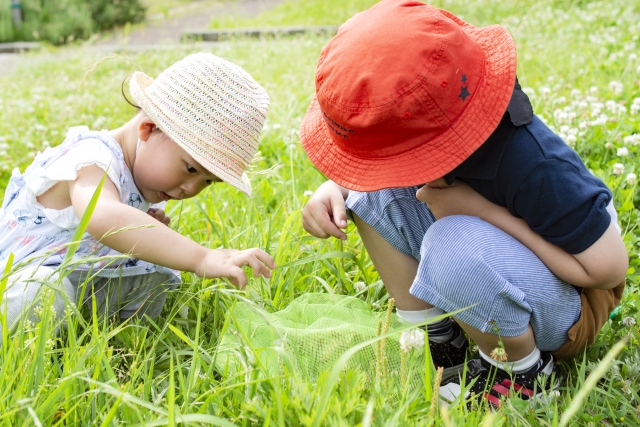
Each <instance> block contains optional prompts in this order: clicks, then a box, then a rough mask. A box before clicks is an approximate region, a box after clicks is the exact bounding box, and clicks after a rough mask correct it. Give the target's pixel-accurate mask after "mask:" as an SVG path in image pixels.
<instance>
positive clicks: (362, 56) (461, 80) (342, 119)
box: [300, 0, 516, 191]
mask: <svg viewBox="0 0 640 427" xmlns="http://www.w3.org/2000/svg"><path fill="white" fill-rule="evenodd" d="M315 77H316V79H315V81H316V96H315V97H314V99H313V101H312V102H311V106H310V107H309V110H308V111H307V114H306V116H305V118H304V120H303V122H302V126H301V128H300V139H301V140H302V145H303V147H304V149H305V151H306V152H307V155H308V156H309V159H310V160H311V161H312V162H313V163H314V164H315V165H316V167H317V168H318V169H319V170H320V171H322V172H323V173H324V174H325V175H327V176H328V177H329V178H330V179H332V180H333V181H335V182H336V183H338V184H340V185H342V186H344V187H346V188H349V189H351V190H358V191H374V190H379V189H382V188H390V187H407V186H412V185H418V184H424V183H425V182H429V181H432V180H434V179H436V178H439V177H441V176H443V175H445V174H447V173H448V172H450V171H451V170H453V169H454V168H455V167H456V166H458V165H459V164H460V163H462V162H463V161H464V160H465V159H466V158H468V157H469V156H470V155H471V153H473V152H474V151H475V150H476V149H477V148H478V147H480V146H481V145H482V144H483V143H484V142H485V141H486V139H487V138H488V137H489V136H490V135H491V133H492V132H493V131H494V130H495V129H496V127H497V126H498V123H500V120H501V119H502V116H503V115H504V113H505V111H506V109H507V106H508V104H509V101H510V99H511V95H512V94H513V88H514V85H515V79H516V49H515V44H514V42H513V39H512V38H511V36H510V35H509V33H508V32H507V30H505V29H504V28H503V27H501V26H499V25H491V26H488V27H484V28H476V27H474V26H472V25H470V24H467V23H466V22H464V21H462V20H461V19H459V18H457V17H455V16H453V15H452V14H450V13H449V12H447V11H444V10H440V9H437V8H435V7H432V6H428V5H426V4H424V3H421V2H418V1H413V0H382V1H381V2H379V3H377V4H376V5H375V6H373V7H372V8H370V9H369V10H366V11H364V12H362V13H358V14H357V15H355V16H354V17H352V18H351V19H350V20H348V21H347V22H346V23H344V24H343V25H342V26H341V27H340V29H339V30H338V34H337V35H336V36H335V37H334V38H333V39H332V40H331V41H329V43H328V44H327V45H326V46H325V47H324V49H323V50H322V53H321V55H320V59H319V60H318V66H317V68H316V75H315Z"/></svg>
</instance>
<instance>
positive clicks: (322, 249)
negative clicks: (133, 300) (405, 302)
mask: <svg viewBox="0 0 640 427" xmlns="http://www.w3.org/2000/svg"><path fill="white" fill-rule="evenodd" d="M371 3H373V2H371V1H368V2H365V1H362V2H358V3H356V2H353V3H351V5H349V4H347V3H346V2H340V1H337V0H325V1H323V2H320V1H318V2H314V1H308V2H302V1H300V0H298V1H296V2H291V3H284V4H283V6H282V7H281V9H274V10H273V11H271V12H267V13H266V14H265V15H264V16H263V17H260V18H258V20H255V21H237V22H234V24H236V23H237V24H238V25H240V24H242V26H245V24H246V25H247V26H262V25H266V24H274V25H275V24H277V25H293V24H336V23H339V22H340V21H341V20H343V19H344V18H346V17H347V16H348V15H349V14H350V13H352V12H353V11H354V10H353V9H349V8H350V7H352V6H353V5H356V6H357V7H365V6H367V5H369V4H371ZM296 5H297V8H296ZM345 5H346V6H345ZM436 5H438V6H441V7H444V8H447V9H449V10H451V11H452V12H454V13H457V14H460V15H462V16H463V17H464V18H465V19H467V20H469V21H470V22H472V23H474V24H476V25H486V24H489V23H501V24H503V25H505V26H506V27H507V28H508V29H509V30H510V32H511V33H512V34H513V35H514V37H515V39H516V42H517V46H518V51H519V65H518V67H519V70H518V73H519V78H520V81H521V83H522V85H523V86H524V87H527V88H529V89H527V90H528V91H529V93H532V101H533V104H534V108H535V110H536V112H537V113H538V114H540V115H542V116H543V117H544V118H545V120H546V121H547V123H548V124H549V125H551V126H552V127H553V128H554V129H556V131H558V132H559V133H562V134H565V135H574V136H575V137H576V141H575V142H574V143H573V144H574V147H575V149H576V151H577V152H578V153H579V154H580V155H581V156H582V158H583V159H584V160H585V162H586V164H587V166H588V167H589V168H590V169H591V170H592V171H593V172H594V173H595V174H596V175H597V176H599V177H600V178H602V179H603V180H604V181H605V182H606V183H607V185H609V186H610V188H611V189H612V190H613V192H614V197H615V203H616V207H617V208H618V213H619V215H620V223H621V225H622V227H623V232H624V240H625V243H626V244H627V248H628V250H629V254H630V257H631V268H630V270H629V274H628V288H627V292H626V294H625V296H624V299H623V303H622V305H621V308H620V311H619V313H618V315H617V317H616V318H615V319H614V320H612V321H611V322H609V323H608V324H607V325H605V327H604V329H603V331H602V333H601V334H600V335H599V337H598V341H597V342H596V344H595V345H594V346H593V347H591V349H589V350H588V351H587V352H586V353H585V354H584V355H582V356H581V357H577V358H575V359H573V360H570V361H567V362H564V363H563V364H562V366H561V370H562V372H563V374H564V379H563V382H562V389H561V395H560V396H559V397H557V398H555V399H553V400H552V402H551V405H550V406H548V407H543V406H535V407H534V408H533V409H531V410H528V409H527V408H526V407H525V403H524V402H522V401H518V400H515V401H514V402H513V403H512V404H509V405H507V406H505V407H504V408H502V409H501V410H500V411H498V412H496V413H495V414H491V413H486V412H485V411H484V410H477V409H473V410H471V411H468V410H467V409H466V408H463V407H460V406H459V405H454V406H453V407H451V408H448V409H446V410H444V409H440V408H438V409H437V410H436V414H435V417H436V419H435V420H434V422H433V423H432V424H431V425H455V426H470V427H471V426H474V427H475V426H478V425H487V426H489V425H495V426H511V425H519V426H520V425H521V426H528V425H533V426H553V425H557V423H558V422H560V420H561V418H562V417H563V415H564V416H565V417H568V416H569V415H572V413H571V411H572V410H573V408H576V409H577V411H576V412H575V413H573V415H572V417H571V418H570V422H569V424H568V425H579V426H591V425H592V426H600V425H603V424H604V425H629V426H638V425H640V413H639V412H640V409H639V405H640V398H639V396H638V390H640V349H639V346H638V342H639V334H638V324H640V290H639V285H638V282H639V279H638V272H637V270H640V267H639V266H638V260H639V258H638V250H639V239H638V237H639V232H638V229H637V222H638V209H640V199H638V195H637V190H636V186H635V185H632V184H630V183H629V182H628V181H627V175H628V174H629V173H636V174H640V172H639V171H638V168H637V166H636V165H637V162H638V155H639V147H638V146H637V145H635V144H634V143H633V140H629V139H628V137H629V136H630V135H633V134H637V133H640V123H639V117H640V113H636V114H632V112H633V111H635V109H633V108H632V105H633V103H634V99H635V98H636V97H640V86H639V80H640V69H638V66H639V65H640V61H639V60H638V58H637V57H635V59H634V54H635V53H636V52H637V51H638V40H637V34H638V33H640V24H639V23H640V11H639V10H638V6H636V5H635V4H630V3H629V2H626V1H623V0H610V1H602V2H584V1H559V0H558V1H538V2H534V1H533V0H526V1H521V2H518V3H515V2H493V1H489V0H469V1H465V2H462V1H460V0H451V1H439V2H436ZM329 6H331V7H329ZM353 7H355V6H353ZM270 14H271V15H270ZM279 14H281V15H279ZM285 15H286V17H287V18H286V19H287V20H284V18H277V17H278V16H285ZM311 15H313V16H311ZM263 18H264V20H263ZM278 19H282V20H283V21H282V22H280V21H278ZM258 24H260V25H258ZM327 40H328V39H327V38H322V37H312V36H309V37H303V38H290V39H282V40H278V39H270V40H260V41H256V42H248V41H238V42H235V43H227V44H223V45H220V46H218V47H215V48H210V47H208V48H207V49H208V50H210V51H212V52H213V53H215V54H217V55H220V56H222V57H224V58H226V59H229V60H231V61H233V62H235V63H237V64H239V65H241V66H242V67H244V68H245V69H246V70H247V71H248V72H249V73H251V74H252V75H253V76H254V77H255V79H256V80H257V81H259V82H260V83H262V84H263V86H264V87H265V88H266V89H267V91H268V92H269V93H270V95H271V105H272V106H271V109H270V112H269V116H268V121H267V125H266V127H265V131H264V134H263V141H262V145H261V151H262V156H263V158H264V160H262V162H261V164H260V168H261V169H267V168H269V167H272V166H275V165H279V166H280V168H279V169H277V170H276V171H272V172H270V173H268V174H265V175H254V176H253V177H252V183H253V187H254V196H253V198H251V199H248V198H246V197H244V196H243V195H242V194H240V193H239V192H237V191H235V190H233V189H232V188H230V187H229V186H225V185H222V184H218V185H215V186H213V187H212V188H211V190H210V191H207V192H205V193H203V194H202V195H200V196H199V197H198V198H196V199H192V200H188V201H184V202H183V203H175V202H173V204H171V205H170V206H169V211H170V214H171V216H172V217H173V222H172V225H173V227H174V228H175V229H176V230H177V231H179V232H181V233H183V234H184V235H187V236H189V237H191V238H192V239H194V240H196V241H198V242H201V243H202V244H203V245H205V246H208V247H212V248H216V247H220V246H229V247H236V248H248V247H254V246H259V247H262V248H264V249H266V250H267V251H269V252H270V253H271V254H272V255H273V256H274V258H276V260H277V262H278V263H279V264H281V265H283V264H287V263H292V262H294V261H296V260H300V259H303V258H308V257H310V259H309V260H308V261H309V262H305V263H296V264H292V265H291V266H290V267H288V268H284V269H280V270H277V271H276V273H275V274H274V277H273V278H272V279H271V280H269V281H267V280H264V279H260V280H258V279H253V278H252V279H250V284H249V286H248V287H247V289H246V290H242V291H240V290H237V289H234V288H233V287H232V286H230V285H228V284H227V283H226V282H224V281H222V280H208V279H207V280H202V279H199V278H197V277H195V276H193V275H191V274H183V279H184V282H185V283H184V284H183V286H182V287H181V288H180V289H178V290H176V291H173V292H172V293H171V295H170V297H169V299H168V301H167V304H166V306H165V310H164V312H163V315H162V316H161V318H159V319H156V320H155V321H154V322H150V323H143V322H138V321H135V322H130V323H127V324H124V325H117V324H114V323H111V322H109V320H108V319H100V318H97V317H94V316H91V315H87V313H84V314H83V313H78V312H74V313H73V314H71V315H70V317H69V320H68V329H67V331H64V332H63V333H61V334H60V336H59V337H56V335H55V334H54V333H53V325H52V324H51V322H47V321H46V320H45V321H43V322H40V323H38V324H35V325H27V326H26V327H24V328H21V329H19V330H17V331H15V334H14V335H13V336H9V335H8V336H6V337H4V338H3V342H5V345H4V346H3V347H2V348H1V349H0V426H22V425H24V426H31V425H54V426H63V425H92V426H93V425H95V426H103V425H104V426H112V425H125V424H126V425H177V424H179V423H180V422H182V423H183V425H230V424H229V423H233V424H235V425H243V426H252V425H267V424H268V425H278V426H281V425H282V426H285V425H287V426H298V425H312V424H313V423H314V420H315V421H317V422H319V425H339V426H341V425H344V426H347V425H348V426H352V425H362V426H372V425H375V426H383V425H429V424H430V418H429V411H430V401H429V399H427V397H428V393H429V391H428V390H426V389H424V388H420V387H418V391H417V392H415V393H408V394H405V395H397V394H394V393H390V392H389V390H390V389H389V387H390V386H389V383H388V382H386V381H385V380H379V381H375V380H374V381H372V382H371V383H368V382H367V381H366V375H367V373H366V372H362V371H358V370H347V371H345V372H342V373H341V372H340V370H339V369H338V370H337V371H336V370H334V372H333V373H332V372H331V371H329V370H328V371H327V372H325V373H323V374H321V375H319V377H318V378H315V379H309V378H306V377H305V376H303V375H300V374H299V373H296V372H295V370H294V371H291V370H290V369H288V368H287V367H286V364H285V365H284V367H283V368H282V375H278V376H274V375H272V374H269V373H268V371H267V370H266V369H264V368H262V367H261V366H260V364H259V363H258V362H257V361H254V364H253V365H250V366H249V367H250V370H249V371H248V373H247V374H246V375H244V374H242V375H224V372H223V371H221V370H218V369H216V367H215V364H214V361H215V359H216V357H217V351H218V344H219V342H220V338H221V335H222V334H223V331H225V330H227V329H229V328H232V329H233V327H234V319H233V315H231V318H229V317H227V314H228V313H229V312H230V310H231V309H232V307H233V306H234V304H236V303H237V302H239V301H243V300H246V301H250V302H252V303H253V304H255V305H256V306H258V307H261V308H262V309H264V310H266V311H268V312H274V311H277V310H280V309H283V308H285V307H287V306H289V304H290V303H291V301H293V299H295V298H296V297H297V296H300V295H303V294H306V293H309V292H334V293H337V294H344V295H358V298H361V299H363V300H364V301H366V302H367V303H368V304H370V305H372V306H374V307H376V310H378V308H377V307H381V308H380V309H379V310H384V308H385V305H386V300H387V295H386V293H385V292H384V289H383V288H382V286H381V284H380V282H379V281H378V277H377V273H376V272H375V270H374V268H373V265H372V263H371V261H370V260H369V258H368V256H367V254H366V252H364V250H363V245H362V243H361V242H360V239H359V237H358V235H357V233H355V231H354V229H353V226H352V225H350V229H349V231H350V232H349V239H348V240H347V241H346V242H344V243H343V242H338V241H335V240H318V239H314V238H311V237H310V236H308V235H307V234H306V233H305V232H304V231H303V230H302V226H301V222H300V211H301V209H302V207H303V206H304V204H305V202H306V200H307V199H308V197H307V196H305V195H304V193H305V191H307V190H314V189H315V188H316V187H317V186H318V185H319V184H320V183H321V182H322V181H323V178H322V176H321V175H320V174H319V173H318V172H317V171H315V170H314V169H313V167H312V165H311V164H310V163H309V161H308V160H307V158H306V156H305V154H304V151H303V150H302V148H301V146H300V143H299V138H298V133H297V132H298V128H299V125H300V122H301V120H302V117H303V116H304V113H305V111H306V108H307V106H308V104H309V101H310V100H311V96H312V91H313V87H314V82H313V72H314V68H315V64H316V61H317V58H318V55H319V52H320V49H321V48H322V46H323V45H324V44H325V43H326V42H327ZM192 51H194V48H192V47H189V46H185V47H184V49H183V50H176V49H174V50H172V51H157V52H142V53H140V54H129V55H127V56H116V55H112V56H111V57H110V58H109V59H107V60H104V57H103V56H102V55H100V54H97V53H94V52H91V51H83V50H80V49H79V48H78V49H73V48H69V49H65V50H64V52H63V55H64V56H63V57H56V56H50V54H47V53H36V54H33V55H29V56H30V58H29V59H30V61H29V62H28V64H29V65H28V66H24V67H22V68H20V69H19V70H18V71H17V72H16V73H15V74H14V75H12V76H9V77H2V78H0V189H2V190H0V195H2V193H3V189H4V186H5V185H6V183H7V181H8V179H9V176H10V173H11V169H12V168H13V167H20V168H21V170H24V168H25V167H26V166H27V165H28V164H29V163H30V162H31V160H32V158H33V156H34V154H35V152H36V151H38V150H42V149H44V148H45V147H46V146H48V145H57V144H59V143H60V142H61V141H62V139H63V138H64V134H65V132H66V129H68V128H69V127H71V126H76V125H83V124H84V125H88V126H90V127H94V128H98V129H100V128H114V127H116V126H119V125H120V124H122V123H123V122H124V121H126V120H128V119H129V118H130V117H131V115H132V114H133V113H134V112H133V110H132V109H131V108H130V107H129V106H128V105H127V104H126V103H125V102H124V101H123V100H122V98H121V95H120V84H121V81H122V79H123V78H124V77H125V76H126V75H127V74H128V73H129V72H131V71H133V70H143V71H145V72H147V73H148V74H149V75H151V76H155V75H157V74H158V73H159V72H160V71H162V70H163V69H164V68H166V67H167V66H168V65H170V64H171V63H173V62H174V61H176V60H178V59H180V58H182V57H183V56H185V55H186V54H188V53H190V52H192ZM98 62H99V64H97V65H96V66H95V68H94V65H95V64H96V63H98ZM90 69H92V71H91V72H90V73H89V74H87V75H85V73H86V72H87V71H88V70H90ZM612 81H615V82H619V83H620V84H621V85H622V87H621V90H619V91H617V90H616V87H619V86H618V85H617V84H613V85H611V86H610V82H612ZM592 87H594V88H595V89H591V88H592ZM532 91H533V92H532ZM608 101H613V102H608ZM600 104H602V105H600ZM636 105H637V104H636ZM622 107H624V108H625V110H626V111H623V110H622ZM603 114H605V115H606V116H607V117H606V118H604V117H602V115H603ZM574 115H575V116H574ZM581 123H587V125H582V126H581V125H580V124H581ZM625 138H626V141H627V142H625ZM568 139H569V140H571V139H572V138H568ZM608 143H609V144H610V145H607V144H608ZM623 147H626V148H627V149H628V152H629V154H628V155H627V156H619V155H618V154H617V152H618V149H619V148H623ZM621 154H622V153H621ZM616 163H621V164H623V165H624V167H625V171H624V173H622V174H620V175H615V174H614V173H613V170H614V164H616ZM331 253H349V254H353V255H354V257H352V258H349V257H339V256H334V255H331ZM322 254H329V256H328V258H322V256H321V255H322ZM314 257H315V258H314ZM361 281H362V282H365V283H366V284H367V285H369V287H368V289H367V290H366V291H364V292H358V291H357V290H356V289H355V288H354V284H355V283H356V282H361ZM0 284H1V282H0ZM1 287H2V286H0V288H1ZM85 311H86V310H85ZM45 312H46V310H45ZM623 319H626V320H625V321H624V322H623ZM629 319H634V320H635V321H636V322H637V323H636V325H635V326H634V327H628V326H626V324H629V322H630V320H629ZM3 332H5V331H3ZM627 334H631V336H630V340H629V343H628V344H627V346H626V347H624V348H622V349H621V350H620V353H619V355H618V356H617V358H616V360H615V361H613V362H611V363H612V364H611V368H609V369H607V368H608V366H609V365H608V363H607V361H606V360H605V355H606V354H607V352H608V351H609V350H610V349H612V348H613V347H614V345H615V343H616V342H618V341H620V340H621V339H622V338H623V337H624V336H626V335H627ZM245 351H246V352H247V354H250V353H251V352H255V351H260V349H255V348H252V347H251V345H250V343H247V345H246V347H245ZM288 351H289V352H292V353H291V354H293V355H294V356H295V349H294V350H291V349H290V350H288ZM283 360H284V358H283ZM603 360H604V362H603ZM283 363H284V362H283ZM598 365H601V366H599V367H598ZM338 368H339V366H338ZM599 375H602V379H601V380H600V381H594V379H596V378H597V377H598V376H599ZM590 378H591V381H590V382H589V383H587V382H588V381H589V379H590ZM334 384H335V387H334ZM585 384H590V385H591V387H592V388H591V389H589V388H586V392H584V393H583V396H580V395H579V394H578V393H579V390H580V389H582V388H584V387H583V386H584V385H585ZM572 402H573V407H571V404H572ZM570 407H571V411H570V410H569V408H570ZM319 408H323V409H324V411H323V415H324V416H323V417H320V414H319V413H318V409H319Z"/></svg>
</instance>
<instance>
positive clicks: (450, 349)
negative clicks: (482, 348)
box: [427, 319, 469, 384]
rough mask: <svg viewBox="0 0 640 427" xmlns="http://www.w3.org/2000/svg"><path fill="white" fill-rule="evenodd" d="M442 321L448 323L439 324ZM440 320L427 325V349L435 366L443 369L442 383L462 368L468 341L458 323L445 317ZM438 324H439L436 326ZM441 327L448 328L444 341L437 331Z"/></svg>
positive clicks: (457, 373)
mask: <svg viewBox="0 0 640 427" xmlns="http://www.w3.org/2000/svg"><path fill="white" fill-rule="evenodd" d="M442 322H445V323H449V324H447V325H444V326H442V325H440V324H441V323H442ZM442 322H438V324H437V325H429V326H428V327H427V330H428V332H429V350H430V351H431V359H432V360H433V364H434V365H435V367H436V368H439V367H442V368H444V371H443V373H442V383H441V384H446V383H447V382H449V381H451V380H453V379H456V378H458V377H459V375H460V373H461V372H462V370H463V368H464V363H465V361H466V359H467V350H468V349H469V342H468V341H467V339H466V337H465V336H464V334H463V333H462V329H461V328H460V326H458V324H457V323H456V322H454V321H452V320H450V319H445V320H443V321H442ZM434 326H435V327H434ZM438 326H441V327H440V328H438ZM442 329H448V331H447V332H448V333H447V335H448V336H450V338H449V339H447V340H446V341H444V342H438V341H442V340H440V339H438V338H439V332H440V331H441V330H442Z"/></svg>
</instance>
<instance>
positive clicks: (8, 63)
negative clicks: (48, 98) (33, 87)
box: [0, 0, 282, 77]
mask: <svg viewBox="0 0 640 427" xmlns="http://www.w3.org/2000/svg"><path fill="white" fill-rule="evenodd" d="M280 2H282V0H226V1H214V0H200V1H194V2H193V3H190V4H188V5H186V6H182V7H179V8H175V9H172V10H170V11H169V13H168V17H164V16H162V15H157V16H149V17H147V20H146V22H145V23H144V24H143V25H140V26H136V27H135V29H134V30H132V31H131V32H130V33H129V35H128V37H125V36H124V34H123V31H122V30H117V31H114V32H107V33H104V34H102V35H101V37H100V38H99V39H98V40H97V41H96V42H94V43H93V45H92V46H91V49H96V50H100V51H111V50H119V49H122V48H126V49H134V50H148V49H159V48H166V47H167V45H172V44H177V43H180V36H181V34H182V32H183V31H185V30H194V29H205V28H208V27H209V24H210V23H211V20H212V19H213V18H214V17H215V16H237V17H241V18H250V17H253V16H256V15H258V14H259V13H260V12H263V11H265V10H268V9H270V8H272V7H274V6H275V5H277V4H279V3H280ZM64 50H65V49H64V48H62V49H60V51H59V52H57V53H55V54H54V55H64ZM30 60H32V58H29V55H21V54H15V53H10V54H0V77H2V76H7V75H10V74H12V73H13V72H14V71H15V69H16V67H17V65H18V64H19V63H24V62H27V61H30Z"/></svg>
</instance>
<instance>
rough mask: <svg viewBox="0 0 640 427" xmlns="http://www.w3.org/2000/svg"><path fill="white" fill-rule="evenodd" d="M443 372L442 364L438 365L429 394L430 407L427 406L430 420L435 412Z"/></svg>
mask: <svg viewBox="0 0 640 427" xmlns="http://www.w3.org/2000/svg"><path fill="white" fill-rule="evenodd" d="M443 372H444V368H443V367H442V366H440V367H438V371H437V373H436V382H435V383H434V384H433V394H432V395H431V408H429V419H430V420H433V417H434V416H435V413H436V404H437V403H438V401H439V400H440V383H441V382H442V373H443Z"/></svg>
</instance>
